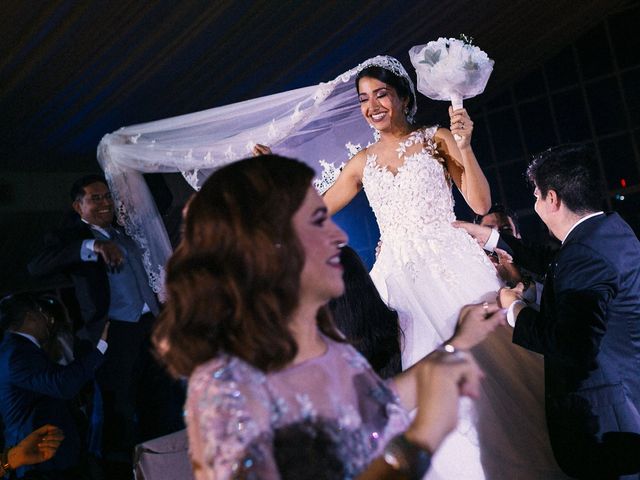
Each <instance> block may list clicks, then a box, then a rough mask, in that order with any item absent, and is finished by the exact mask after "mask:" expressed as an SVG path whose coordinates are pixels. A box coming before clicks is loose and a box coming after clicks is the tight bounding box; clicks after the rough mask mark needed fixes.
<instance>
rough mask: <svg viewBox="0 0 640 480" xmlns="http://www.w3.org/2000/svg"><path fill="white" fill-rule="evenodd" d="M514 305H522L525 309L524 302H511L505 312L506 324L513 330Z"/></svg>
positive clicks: (514, 323)
mask: <svg viewBox="0 0 640 480" xmlns="http://www.w3.org/2000/svg"><path fill="white" fill-rule="evenodd" d="M516 305H522V306H523V307H526V306H527V304H526V303H525V302H523V301H522V300H516V301H515V302H513V303H512V304H511V306H510V307H509V309H508V310H507V323H508V324H509V325H511V327H513V328H515V327H516V316H515V314H514V313H513V311H514V310H515V308H516Z"/></svg>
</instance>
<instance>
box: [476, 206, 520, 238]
mask: <svg viewBox="0 0 640 480" xmlns="http://www.w3.org/2000/svg"><path fill="white" fill-rule="evenodd" d="M493 213H495V214H496V215H498V217H499V218H501V219H502V220H503V221H505V220H507V217H508V218H510V219H511V221H512V222H513V224H514V225H515V227H516V231H515V232H513V234H514V235H515V234H517V233H518V232H519V231H520V225H518V214H517V213H516V212H514V211H513V210H511V209H510V208H509V207H505V206H504V205H503V204H501V203H494V204H493V205H491V208H490V209H489V211H488V212H487V213H485V214H484V215H476V216H475V217H474V218H473V223H476V224H478V225H480V224H481V223H482V219H483V218H484V217H486V216H487V215H491V214H493Z"/></svg>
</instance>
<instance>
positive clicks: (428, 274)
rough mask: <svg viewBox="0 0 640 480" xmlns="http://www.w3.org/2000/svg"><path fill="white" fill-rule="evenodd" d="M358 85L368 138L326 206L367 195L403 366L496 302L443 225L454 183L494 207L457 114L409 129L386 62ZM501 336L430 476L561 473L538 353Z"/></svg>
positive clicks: (477, 257)
mask: <svg viewBox="0 0 640 480" xmlns="http://www.w3.org/2000/svg"><path fill="white" fill-rule="evenodd" d="M355 83H356V90H357V94H358V100H359V102H360V109H361V112H362V116H363V117H364V119H365V120H366V121H367V122H368V123H369V125H370V126H371V127H373V128H374V129H375V130H376V137H377V141H376V142H375V143H373V144H371V145H369V146H367V147H366V148H364V149H362V150H361V151H359V152H358V153H357V154H356V155H354V156H353V158H352V159H351V160H350V161H349V162H348V163H347V164H346V166H345V167H344V168H343V170H342V172H341V173H340V174H339V176H338V178H337V180H336V181H335V183H334V184H333V185H332V186H331V187H330V188H329V189H328V190H327V191H326V193H325V194H324V201H325V203H326V205H327V207H328V209H329V212H330V213H331V214H333V213H335V212H336V211H338V210H340V209H341V208H343V207H344V206H345V205H347V204H348V203H349V202H350V201H351V200H352V199H353V198H354V197H355V195H356V194H357V193H358V191H359V190H360V189H361V188H364V189H365V192H366V194H367V197H368V199H369V203H370V204H371V207H372V208H373V211H374V213H375V215H376V219H377V222H378V225H379V227H380V240H381V248H380V253H379V255H378V257H377V259H376V262H375V264H374V266H373V269H372V270H371V277H372V278H373V280H374V282H375V284H376V287H377V288H378V289H379V291H380V294H381V296H382V297H383V298H384V299H385V300H386V301H387V302H388V304H389V306H390V307H392V308H393V309H395V310H396V311H397V312H398V314H399V318H400V321H401V326H402V329H403V331H404V345H403V354H402V362H403V368H405V369H406V368H408V367H409V366H411V365H413V364H414V363H416V362H417V361H418V360H419V359H421V358H422V357H424V356H425V355H426V354H428V353H429V352H431V351H433V350H434V349H435V348H436V347H437V346H438V345H439V344H441V343H442V342H443V341H445V340H446V339H447V338H450V337H451V335H452V334H453V331H454V328H455V326H456V318H457V312H458V311H459V310H460V308H461V307H462V306H463V305H465V304H468V303H474V302H478V301H482V300H484V299H485V297H491V298H495V294H496V291H497V290H498V289H499V288H500V286H501V285H500V281H499V280H498V277H497V274H496V270H495V268H494V267H493V265H492V264H491V262H490V261H489V260H488V259H487V256H486V255H485V254H484V252H483V251H482V250H481V248H480V247H479V246H478V245H477V244H476V242H475V241H474V240H472V239H471V237H469V236H468V235H467V234H466V232H464V231H462V230H459V229H456V228H454V227H453V226H452V225H451V222H453V221H454V220H455V216H454V213H453V197H452V192H451V187H452V184H455V185H456V187H457V188H458V189H459V190H460V191H461V193H462V195H463V196H464V198H465V200H466V201H467V203H468V204H469V206H470V207H471V208H472V209H473V210H474V211H475V212H476V213H484V212H485V211H486V210H487V209H488V208H489V206H490V204H491V198H490V192H489V185H488V183H487V180H486V178H485V176H484V174H483V173H482V170H481V169H480V166H479V165H478V162H477V160H476V158H475V155H474V153H473V150H472V149H471V145H470V140H471V134H472V132H473V122H472V121H471V119H470V118H469V116H468V114H467V112H466V111H465V110H464V109H459V110H452V109H450V110H449V115H450V120H451V130H448V129H446V128H438V127H428V128H418V127H416V126H414V125H413V123H412V118H413V116H414V115H415V112H416V97H415V91H414V87H413V82H412V81H411V79H410V78H409V76H408V75H407V72H406V71H405V69H404V68H403V66H402V64H400V62H399V61H398V60H396V59H395V58H393V57H388V56H378V57H375V58H372V59H369V60H367V61H365V62H364V63H362V64H360V65H359V66H358V73H357V75H356V76H355ZM454 135H455V137H454ZM262 149H263V147H262V146H257V148H256V150H257V152H261V151H262ZM510 335H511V333H510V331H508V330H507V329H506V328H505V329H503V330H502V331H501V332H499V333H495V334H494V335H493V337H491V338H490V339H488V340H487V341H485V342H484V343H483V344H481V345H480V346H478V347H476V349H477V352H476V351H474V353H475V354H476V355H477V356H478V358H479V360H480V361H481V363H482V366H483V369H484V371H485V373H486V375H487V377H488V378H487V381H486V382H485V389H484V390H485V391H484V394H483V400H482V401H481V402H480V403H479V405H477V406H473V405H472V404H471V403H468V404H464V405H463V407H462V408H461V411H460V417H461V418H460V423H459V427H458V429H457V431H456V432H454V434H452V435H451V436H450V438H449V439H448V440H447V442H446V443H445V444H444V445H443V448H442V449H441V450H440V451H439V452H438V455H436V456H435V458H434V461H433V464H432V469H431V471H430V473H429V474H428V476H427V478H428V479H431V480H435V479H457V480H463V479H474V480H475V479H484V478H488V479H492V478H518V479H526V478H530V479H539V478H545V479H550V478H565V477H564V476H563V475H562V474H561V473H560V470H559V468H558V467H557V466H556V464H555V461H554V460H553V457H552V454H551V449H550V446H549V441H548V437H547V432H546V427H545V422H544V414H543V408H544V407H543V405H544V400H543V396H542V393H543V373H542V361H541V358H539V357H536V356H534V355H533V354H531V353H529V352H526V351H525V350H523V349H521V348H519V347H517V346H515V345H512V344H511V339H510Z"/></svg>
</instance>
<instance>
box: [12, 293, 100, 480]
mask: <svg viewBox="0 0 640 480" xmlns="http://www.w3.org/2000/svg"><path fill="white" fill-rule="evenodd" d="M0 324H1V327H2V328H1V332H3V338H2V343H0V413H1V415H2V420H3V423H4V425H5V431H4V434H5V441H6V443H7V444H8V445H15V444H17V443H18V442H19V441H20V440H21V439H22V438H24V437H25V436H26V435H27V434H29V433H31V431H33V430H35V429H36V428H39V427H42V426H43V425H46V424H54V425H57V426H59V427H60V428H61V429H62V430H63V431H64V435H65V440H64V441H63V442H62V444H61V445H60V447H59V449H58V452H57V455H56V456H55V457H53V458H52V459H51V460H48V461H46V462H44V463H42V464H40V465H34V466H31V467H23V468H21V469H18V472H17V473H18V476H19V477H22V476H23V475H25V474H27V472H30V473H28V475H31V476H32V477H30V478H47V479H64V480H69V479H75V478H84V477H81V475H82V473H81V468H80V464H81V458H80V455H81V453H82V451H83V445H82V442H81V439H80V436H79V433H78V429H77V426H76V424H75V422H74V417H73V415H72V412H71V410H70V406H69V405H68V404H67V402H68V401H69V400H71V399H72V398H73V397H75V396H76V395H77V394H78V393H79V391H80V389H81V388H82V386H83V385H84V384H85V383H86V382H88V381H89V380H91V379H92V378H93V377H94V374H95V370H96V369H97V368H98V366H99V365H100V364H101V363H102V361H103V354H104V352H105V350H106V348H107V344H106V342H105V340H106V332H107V328H106V327H105V328H104V329H103V332H102V335H101V338H100V340H99V342H98V346H97V347H92V348H90V349H88V350H87V351H85V353H84V355H78V356H77V357H76V359H75V360H74V361H73V362H71V363H70V364H69V365H65V366H61V365H58V364H56V363H54V362H52V361H51V360H50V359H49V357H48V356H47V354H46V353H45V352H44V351H43V349H42V345H43V344H44V343H45V342H46V341H47V339H48V337H49V328H50V326H51V325H52V319H51V318H50V317H49V316H48V315H46V314H45V313H44V311H43V310H42V309H41V308H40V306H39V305H38V302H37V300H36V298H35V297H34V296H33V295H30V294H28V293H22V294H17V295H12V296H9V297H6V298H4V299H3V300H2V301H0ZM35 472H37V474H35Z"/></svg>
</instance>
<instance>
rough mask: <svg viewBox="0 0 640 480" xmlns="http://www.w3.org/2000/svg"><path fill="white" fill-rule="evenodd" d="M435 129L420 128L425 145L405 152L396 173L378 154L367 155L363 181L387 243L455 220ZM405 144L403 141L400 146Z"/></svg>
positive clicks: (383, 238)
mask: <svg viewBox="0 0 640 480" xmlns="http://www.w3.org/2000/svg"><path fill="white" fill-rule="evenodd" d="M436 129H437V127H431V128H428V129H425V130H423V131H420V132H419V133H421V137H422V138H423V139H424V142H423V147H422V149H420V150H418V151H417V152H415V153H413V154H410V155H403V156H404V163H403V164H402V165H401V166H400V167H399V168H398V171H397V172H396V173H394V172H392V171H390V170H389V169H388V168H387V167H382V166H380V165H379V164H378V163H377V156H376V155H372V154H368V155H367V160H366V164H365V167H364V172H363V185H364V188H365V191H366V192H367V198H368V199H369V203H370V205H371V208H372V209H373V211H374V213H375V215H376V219H377V221H378V226H379V227H380V235H381V240H382V241H383V242H385V243H386V242H388V241H393V240H394V239H396V238H398V237H399V238H402V239H406V238H408V237H415V236H416V235H423V234H424V231H425V229H429V228H439V227H440V226H441V225H442V224H446V225H450V224H451V222H452V221H454V220H455V215H454V213H453V196H452V194H451V186H450V184H449V181H448V177H447V175H446V170H445V167H444V165H443V164H442V163H441V161H440V160H439V159H438V158H437V157H436V155H437V151H436V150H435V145H434V144H433V135H434V134H435V131H436ZM402 148H403V147H402V144H401V147H400V149H398V150H401V149H402ZM399 153H402V152H399Z"/></svg>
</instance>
